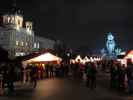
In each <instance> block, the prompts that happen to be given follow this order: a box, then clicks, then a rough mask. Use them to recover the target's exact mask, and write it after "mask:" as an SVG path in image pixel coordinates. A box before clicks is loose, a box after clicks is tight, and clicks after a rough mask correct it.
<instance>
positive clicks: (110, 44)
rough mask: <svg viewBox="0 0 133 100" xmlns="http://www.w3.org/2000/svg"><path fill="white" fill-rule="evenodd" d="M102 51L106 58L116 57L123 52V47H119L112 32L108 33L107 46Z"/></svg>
mask: <svg viewBox="0 0 133 100" xmlns="http://www.w3.org/2000/svg"><path fill="white" fill-rule="evenodd" d="M101 53H102V57H103V58H104V59H115V58H116V57H117V55H119V54H120V53H121V49H120V48H117V46H116V42H115V40H114V36H113V34H112V33H111V32H109V33H107V38H106V47H105V48H103V49H102V50H101Z"/></svg>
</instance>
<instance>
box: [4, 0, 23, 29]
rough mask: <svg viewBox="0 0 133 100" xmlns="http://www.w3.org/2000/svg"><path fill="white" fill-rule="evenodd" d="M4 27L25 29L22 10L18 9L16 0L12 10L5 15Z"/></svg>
mask: <svg viewBox="0 0 133 100" xmlns="http://www.w3.org/2000/svg"><path fill="white" fill-rule="evenodd" d="M3 25H4V26H5V27H9V28H15V29H17V30H19V28H21V27H23V16H22V14H21V10H20V9H19V8H17V7H16V0H14V3H13V5H12V8H11V10H10V11H9V12H8V13H7V14H4V15H3Z"/></svg>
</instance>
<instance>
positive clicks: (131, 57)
mask: <svg viewBox="0 0 133 100" xmlns="http://www.w3.org/2000/svg"><path fill="white" fill-rule="evenodd" d="M124 59H131V61H132V62H133V50H131V51H129V52H128V53H127V55H126V56H125V57H124Z"/></svg>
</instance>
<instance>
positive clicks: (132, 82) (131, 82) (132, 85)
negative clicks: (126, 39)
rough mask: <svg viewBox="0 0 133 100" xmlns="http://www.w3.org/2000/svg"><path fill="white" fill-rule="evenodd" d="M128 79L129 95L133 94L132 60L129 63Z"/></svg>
mask: <svg viewBox="0 0 133 100" xmlns="http://www.w3.org/2000/svg"><path fill="white" fill-rule="evenodd" d="M126 72H127V79H128V89H129V93H131V94H132V93H133V64H132V61H131V60H128V61H127V71H126Z"/></svg>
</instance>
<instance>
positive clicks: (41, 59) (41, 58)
mask: <svg viewBox="0 0 133 100" xmlns="http://www.w3.org/2000/svg"><path fill="white" fill-rule="evenodd" d="M45 61H46V62H49V61H61V58H59V57H57V56H55V55H53V54H51V53H44V54H42V55H40V56H37V57H34V58H32V59H30V60H27V61H26V62H28V63H30V62H45Z"/></svg>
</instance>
